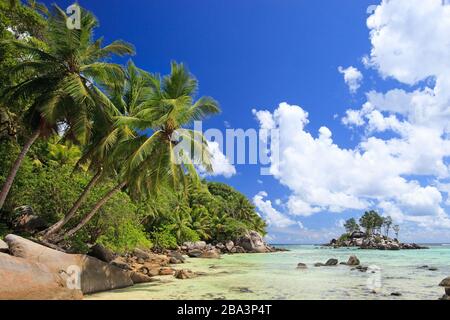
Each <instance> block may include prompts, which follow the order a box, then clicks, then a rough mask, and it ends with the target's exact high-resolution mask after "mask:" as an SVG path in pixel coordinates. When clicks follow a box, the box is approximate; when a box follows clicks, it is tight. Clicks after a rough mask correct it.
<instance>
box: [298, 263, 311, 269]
mask: <svg viewBox="0 0 450 320" xmlns="http://www.w3.org/2000/svg"><path fill="white" fill-rule="evenodd" d="M297 269H308V266H307V265H306V264H304V263H301V262H300V263H299V264H297Z"/></svg>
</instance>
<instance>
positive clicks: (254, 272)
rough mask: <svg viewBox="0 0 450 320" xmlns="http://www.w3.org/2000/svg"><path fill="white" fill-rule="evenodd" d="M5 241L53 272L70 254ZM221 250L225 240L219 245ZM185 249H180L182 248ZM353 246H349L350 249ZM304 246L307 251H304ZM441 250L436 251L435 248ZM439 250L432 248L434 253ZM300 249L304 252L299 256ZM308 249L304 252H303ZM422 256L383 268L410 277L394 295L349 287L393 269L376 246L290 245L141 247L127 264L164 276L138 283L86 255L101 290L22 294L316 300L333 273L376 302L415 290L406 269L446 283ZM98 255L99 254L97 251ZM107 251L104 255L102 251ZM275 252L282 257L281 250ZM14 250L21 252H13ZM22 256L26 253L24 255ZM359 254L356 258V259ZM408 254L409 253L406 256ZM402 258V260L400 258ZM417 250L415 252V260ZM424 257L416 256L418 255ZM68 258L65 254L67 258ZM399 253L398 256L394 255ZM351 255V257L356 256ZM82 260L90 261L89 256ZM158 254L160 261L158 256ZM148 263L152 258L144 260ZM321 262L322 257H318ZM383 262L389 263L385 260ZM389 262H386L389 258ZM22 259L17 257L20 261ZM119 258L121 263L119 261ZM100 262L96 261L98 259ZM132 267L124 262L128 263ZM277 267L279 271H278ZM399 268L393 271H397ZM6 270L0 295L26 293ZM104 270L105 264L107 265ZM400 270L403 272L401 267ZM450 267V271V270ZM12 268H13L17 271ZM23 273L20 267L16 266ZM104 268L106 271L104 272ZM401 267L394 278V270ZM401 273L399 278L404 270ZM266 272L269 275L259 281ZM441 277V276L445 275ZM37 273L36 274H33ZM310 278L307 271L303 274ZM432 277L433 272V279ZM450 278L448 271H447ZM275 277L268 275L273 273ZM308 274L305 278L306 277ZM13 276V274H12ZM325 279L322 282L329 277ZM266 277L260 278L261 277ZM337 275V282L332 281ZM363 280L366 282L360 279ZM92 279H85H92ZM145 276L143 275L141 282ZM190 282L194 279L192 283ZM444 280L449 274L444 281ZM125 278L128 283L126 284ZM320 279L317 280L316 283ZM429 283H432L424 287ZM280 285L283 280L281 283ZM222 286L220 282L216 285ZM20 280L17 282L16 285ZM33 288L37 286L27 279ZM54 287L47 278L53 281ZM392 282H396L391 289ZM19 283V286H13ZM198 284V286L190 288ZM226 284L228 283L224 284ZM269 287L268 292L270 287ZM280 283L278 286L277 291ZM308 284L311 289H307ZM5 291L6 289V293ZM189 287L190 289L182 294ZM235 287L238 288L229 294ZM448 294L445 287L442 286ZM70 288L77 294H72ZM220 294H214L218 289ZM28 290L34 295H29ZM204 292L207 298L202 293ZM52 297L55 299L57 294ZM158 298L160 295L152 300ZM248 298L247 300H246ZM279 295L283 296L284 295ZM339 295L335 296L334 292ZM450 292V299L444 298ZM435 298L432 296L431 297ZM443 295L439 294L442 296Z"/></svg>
mask: <svg viewBox="0 0 450 320" xmlns="http://www.w3.org/2000/svg"><path fill="white" fill-rule="evenodd" d="M6 240H7V241H6V242H7V244H8V245H9V250H10V251H11V253H12V254H13V255H12V257H13V258H14V260H15V261H16V260H18V259H22V260H26V261H27V263H29V264H30V265H36V264H39V265H41V267H42V264H45V265H47V266H46V268H47V270H51V269H52V268H55V266H54V265H52V264H51V263H50V262H49V260H48V259H47V258H51V261H53V260H55V259H56V260H57V261H58V263H59V264H61V263H63V262H64V259H66V257H65V256H66V255H67V254H64V253H61V252H57V253H54V250H52V249H49V248H47V247H43V246H41V245H39V244H36V243H33V242H31V241H29V240H26V239H23V238H20V237H17V236H8V237H6ZM191 245H192V248H191V249H190V250H191V251H192V250H196V248H194V247H195V246H197V247H198V246H199V245H200V246H203V243H201V244H200V243H192V244H191ZM210 246H212V245H209V246H208V245H205V247H204V249H205V251H204V252H209V250H207V249H208V248H210ZM219 247H220V245H219ZM180 249H181V248H180ZM286 249H289V250H290V251H286ZM349 249H350V248H349ZM298 250H300V251H298ZM433 250H435V248H433ZM441 250H448V249H441ZM431 251H432V250H431ZM298 252H300V253H298ZM301 252H303V253H301ZM404 252H411V251H410V250H405V251H404ZM421 252H423V254H421V255H419V256H423V261H420V262H417V259H416V260H413V261H412V262H411V263H409V262H407V261H406V263H407V264H406V265H405V266H402V265H403V264H404V263H405V262H402V263H400V264H399V265H396V264H393V265H392V266H391V267H388V269H386V270H385V271H384V272H385V273H386V275H385V276H386V279H393V280H386V281H389V282H391V281H395V282H396V283H397V282H398V281H401V282H405V281H408V282H409V283H410V284H409V285H406V284H404V285H402V286H401V287H400V289H401V290H399V288H398V287H397V288H395V287H392V289H389V290H390V291H391V292H388V294H387V293H383V294H381V293H379V292H377V293H371V292H370V291H367V290H366V289H364V288H362V289H360V290H363V291H364V292H365V293H364V292H363V293H361V292H360V293H358V291H356V292H355V291H354V290H355V289H354V288H353V289H352V287H348V288H346V287H347V286H348V284H347V282H349V281H350V282H352V281H357V282H356V283H355V286H356V288H357V287H358V286H359V285H357V283H358V282H360V283H361V284H362V283H365V281H366V278H367V277H370V276H371V270H368V269H370V268H371V264H373V263H374V262H376V263H378V262H377V261H378V260H379V259H380V260H379V262H382V263H388V266H389V263H390V262H389V259H391V258H388V260H386V257H385V258H383V255H386V254H388V252H386V253H382V252H381V251H374V250H358V249H356V248H353V249H350V250H347V248H335V249H332V248H330V247H327V248H325V249H322V250H320V249H318V248H317V247H315V246H305V245H303V246H302V245H300V246H295V245H294V246H292V245H291V247H289V246H288V248H285V249H284V250H279V248H278V250H273V251H270V252H267V253H272V254H263V253H261V254H257V253H251V254H250V253H236V254H220V255H219V256H218V257H203V258H202V257H199V256H197V257H195V256H193V257H189V256H187V255H184V254H182V253H180V252H178V254H180V255H181V258H182V259H183V261H178V263H171V262H174V261H175V260H171V258H175V257H177V256H178V257H180V255H175V254H173V253H174V251H172V254H168V253H169V252H166V253H165V254H160V253H154V252H145V251H142V250H137V251H135V252H134V253H133V255H129V259H130V261H126V262H127V265H128V266H131V267H132V268H135V267H137V266H138V265H142V264H141V263H143V266H144V267H146V268H149V267H150V266H153V267H154V268H153V269H151V268H150V269H148V271H150V270H152V271H151V272H155V271H157V274H154V273H152V274H150V275H148V276H147V277H143V276H142V275H141V276H140V277H137V276H136V274H135V276H134V279H133V277H132V279H133V281H132V282H126V281H125V278H121V276H123V275H124V274H128V275H129V276H131V274H132V273H133V272H136V270H135V269H132V270H127V271H126V270H125V269H122V268H120V267H118V266H115V265H114V264H111V263H110V264H107V263H105V262H102V261H100V260H98V259H97V258H94V257H92V256H89V257H83V259H87V261H89V263H87V264H86V263H85V264H82V265H81V266H82V267H83V268H86V269H83V272H86V275H87V276H90V278H88V279H87V280H89V281H94V282H95V286H96V287H95V288H94V287H93V286H92V285H91V287H90V288H88V287H86V285H85V284H83V283H81V285H82V286H81V288H82V289H81V292H79V291H77V290H66V291H64V290H62V291H60V292H56V293H57V295H56V296H55V292H54V291H52V290H54V287H52V288H53V289H51V288H50V287H45V286H43V287H41V289H40V293H39V297H34V298H33V296H30V295H28V296H25V297H22V298H25V299H85V300H90V299H104V298H105V299H116V298H119V299H121V298H124V299H128V298H139V299H153V298H154V299H158V300H160V299H164V298H170V299H182V297H183V295H186V294H187V295H190V296H195V297H196V298H200V299H206V300H207V299H208V297H209V298H211V299H215V298H221V297H224V298H226V299H236V298H243V299H247V298H250V297H254V298H264V297H265V298H268V297H270V298H273V299H291V298H292V299H298V298H302V297H303V296H299V295H298V294H299V293H300V294H304V295H305V297H309V295H310V294H312V293H309V292H307V291H308V290H316V291H317V290H318V289H319V291H318V292H317V294H318V295H317V296H313V297H312V298H315V299H316V298H319V297H320V292H326V290H325V289H323V290H324V291H322V290H321V289H320V287H321V286H320V285H318V284H313V283H315V282H316V281H317V282H318V283H321V281H324V280H325V279H326V278H328V277H331V278H329V279H330V280H331V281H338V282H342V281H344V282H342V285H344V287H343V288H341V289H340V290H344V292H347V290H348V292H347V293H344V295H343V296H342V297H341V299H350V298H352V297H354V296H353V295H356V296H358V295H360V294H368V296H367V297H368V298H370V297H371V298H373V299H384V298H386V299H391V298H392V297H393V296H392V297H391V296H390V294H393V295H397V294H398V295H397V296H396V298H399V297H401V296H402V295H404V294H406V295H408V294H409V293H407V292H404V290H407V288H408V287H409V286H410V285H411V284H416V279H413V278H412V279H409V280H407V278H405V280H401V279H403V276H401V274H403V273H405V270H407V269H405V268H409V269H410V271H408V272H406V274H408V273H411V272H412V273H416V274H417V275H419V276H420V277H422V278H423V277H425V278H423V279H422V280H420V281H421V283H424V284H422V286H423V287H422V288H423V289H421V290H424V289H425V288H426V287H429V286H430V285H431V284H433V283H431V284H430V283H429V280H426V279H427V277H429V276H432V275H433V277H434V278H436V277H438V276H439V277H440V279H439V281H441V280H442V278H444V277H442V276H443V275H444V274H443V272H444V271H445V268H443V270H440V269H441V268H442V267H439V269H438V268H434V267H433V266H431V265H430V266H428V265H426V263H427V262H428V263H429V262H431V261H432V258H427V257H429V254H428V253H427V252H429V250H426V251H421ZM97 253H98V252H97ZM103 253H104V252H103ZM275 253H276V254H275ZM5 255H6V253H2V254H1V255H0V258H4V256H5ZM14 255H15V256H14ZM19 255H20V258H19V257H17V256H19ZM355 255H356V257H351V256H355ZM392 255H395V253H394V252H392V253H389V254H388V256H387V257H389V256H392ZM69 256H71V257H79V256H80V255H69ZM401 256H403V255H401ZM401 256H397V257H401ZM414 256H415V255H414V254H413V255H412V256H411V257H414ZM416 256H417V255H416ZM36 257H38V259H39V263H34V262H33V259H35V258H36ZM62 257H64V259H63V258H62ZM392 257H395V256H392ZM349 258H350V259H349ZM83 259H82V260H81V261H85V260H83ZM158 259H159V260H158ZM143 260H146V261H143ZM1 261H2V259H0V265H1V264H2V262H1ZM74 261H75V262H77V261H78V260H76V259H75V260H72V261H71V263H73V262H74ZM94 261H95V263H96V265H95V268H94V269H98V268H109V269H108V270H110V271H111V270H115V271H116V272H118V273H117V274H116V277H118V278H117V279H122V282H120V281H117V279H115V280H114V281H113V282H114V283H113V284H114V285H113V286H111V281H110V280H111V278H109V280H108V281H106V282H105V280H106V279H104V280H102V279H101V276H102V274H99V273H98V272H97V273H92V272H93V271H92V270H91V269H89V265H90V264H91V265H92V263H94ZM318 261H321V262H318ZM383 261H384V262H383ZM386 261H387V262H386ZM16 262H17V261H16ZM116 262H117V261H116ZM95 263H94V264H95ZM409 264H412V265H413V266H412V267H407V265H409ZM122 267H125V266H122ZM273 268H275V269H273ZM391 268H392V270H390V269H391ZM1 269H2V268H0V278H1V279H2V283H5V282H3V281H6V283H5V286H2V288H1V289H0V298H2V299H4V298H5V294H7V292H6V293H5V291H4V290H5V289H6V290H7V289H8V288H9V290H10V292H9V294H10V296H9V297H6V298H13V299H14V296H12V295H11V290H16V298H18V297H17V294H23V292H25V291H26V290H27V288H26V286H21V283H19V285H18V283H15V284H14V285H15V286H16V288H14V286H13V285H12V284H11V285H8V282H7V281H8V279H6V278H5V275H4V274H3V278H2V272H1V271H2V270H1ZM60 269H61V266H60V265H59V266H58V267H57V268H56V269H53V270H55V271H54V273H57V272H56V271H57V270H60ZM102 270H103V269H102ZM396 270H397V271H396ZM449 271H450V270H449ZM11 272H12V271H11ZM16 272H17V270H16ZM103 272H105V271H103ZM392 272H394V274H393V275H391V273H392ZM399 272H400V274H399V275H397V276H396V275H395V274H398V273H399ZM263 274H265V275H266V276H264V277H263V278H260V277H261V276H262V275H263ZM441 274H442V275H441ZM11 275H13V273H9V274H7V276H8V277H11ZM33 275H34V274H33ZM86 275H85V274H84V273H83V274H82V278H81V280H82V281H83V278H84V277H85V276H86ZM302 275H304V276H302ZM427 275H428V276H427ZM446 275H448V273H447V274H446ZM266 277H268V278H266ZM272 277H274V279H278V280H271V279H272ZM305 277H306V278H305ZM12 278H14V277H12ZM322 278H323V279H322ZM15 279H16V281H17V279H20V277H19V278H18V277H15ZM32 279H33V280H36V279H41V278H39V277H37V278H36V277H34V278H32ZM258 279H259V280H258ZM333 279H334V280H333ZM358 279H359V280H358ZM396 279H398V280H396ZM85 280H86V279H85ZM139 280H142V281H141V282H139ZM190 280H191V281H190ZM444 280H445V279H444ZM444 280H443V282H442V283H443V286H444V285H447V284H446V283H444ZM124 281H125V282H124ZM298 281H306V283H305V285H306V287H303V286H300V287H298V288H304V289H302V290H300V291H298V290H296V289H294V290H295V291H293V292H292V293H290V294H286V295H285V296H283V297H282V296H279V297H278V296H277V295H276V292H277V290H284V289H285V287H286V288H289V286H291V285H293V284H295V283H296V282H298ZM311 281H313V282H311ZM425 281H426V283H428V284H425ZM436 281H437V279H436ZM278 282H279V283H278ZM105 283H109V285H108V286H105ZM216 284H217V286H216ZM17 285H18V286H17ZM28 285H30V284H28ZM47 285H48V283H47ZM311 285H313V286H314V287H313V288H314V289H312V288H310V287H309V286H311ZM433 285H435V286H436V287H435V289H433V292H436V291H437V289H436V288H438V287H437V283H436V284H433ZM267 286H269V287H270V286H274V289H267ZM17 287H18V288H19V289H20V288H22V289H21V290H22V292H17V290H19V289H17ZM388 287H389V286H388ZM13 288H14V289H13ZM187 288H191V289H187ZM192 288H196V289H195V290H196V291H197V290H199V292H198V293H197V292H196V293H193V292H192ZM219 288H223V289H220V290H219ZM264 288H266V289H264ZM275 288H278V289H275ZM308 288H309V289H308ZM444 289H445V290H447V288H446V287H444ZM2 290H3V292H2ZM183 290H187V291H183ZM217 290H219V292H222V293H224V295H218V293H214V292H216V291H217ZM230 290H231V291H230ZM264 290H269V291H267V292H266V293H264V295H265V296H262V297H261V296H258V295H260V294H262V293H261V292H265V291H264ZM172 291H174V292H178V293H177V295H175V294H174V295H172V293H171V292H172ZM440 292H441V294H442V290H441V291H440ZM69 293H70V294H69ZM212 293H214V294H212ZM28 294H29V293H28ZM200 294H202V295H201V296H199V295H200ZM346 294H350V296H346ZM52 295H53V296H52ZM152 297H153V298H152ZM246 297H247V298H246ZM277 297H278V298H277ZM332 297H334V295H333V296H332ZM444 297H448V296H444ZM428 298H429V299H431V296H430V297H428ZM437 298H438V297H436V299H437ZM334 299H339V297H334Z"/></svg>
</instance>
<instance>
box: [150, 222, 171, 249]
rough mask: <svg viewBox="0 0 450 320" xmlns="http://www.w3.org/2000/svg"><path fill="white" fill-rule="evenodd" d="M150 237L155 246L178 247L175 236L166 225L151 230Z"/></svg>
mask: <svg viewBox="0 0 450 320" xmlns="http://www.w3.org/2000/svg"><path fill="white" fill-rule="evenodd" d="M150 239H151V241H152V243H153V245H154V246H155V247H156V248H160V249H161V248H164V249H176V248H177V247H178V244H177V238H176V237H175V236H174V235H173V234H172V232H171V231H170V230H169V229H168V228H167V226H166V227H163V228H159V229H158V230H156V231H153V232H151V233H150Z"/></svg>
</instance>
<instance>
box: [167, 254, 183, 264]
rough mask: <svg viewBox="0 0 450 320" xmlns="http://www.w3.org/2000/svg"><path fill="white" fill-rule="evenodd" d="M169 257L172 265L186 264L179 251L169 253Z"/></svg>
mask: <svg viewBox="0 0 450 320" xmlns="http://www.w3.org/2000/svg"><path fill="white" fill-rule="evenodd" d="M168 256H169V258H170V261H169V263H171V264H178V263H184V257H183V255H182V254H181V253H180V252H178V251H169V253H168Z"/></svg>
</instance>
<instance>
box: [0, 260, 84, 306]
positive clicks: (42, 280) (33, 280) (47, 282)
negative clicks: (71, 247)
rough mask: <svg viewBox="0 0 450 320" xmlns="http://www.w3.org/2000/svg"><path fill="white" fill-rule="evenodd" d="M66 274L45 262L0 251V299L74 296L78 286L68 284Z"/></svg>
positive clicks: (69, 298)
mask: <svg viewBox="0 0 450 320" xmlns="http://www.w3.org/2000/svg"><path fill="white" fill-rule="evenodd" d="M67 281H68V277H67V275H66V274H64V273H55V272H53V270H50V269H49V268H47V266H46V265H45V264H40V263H37V262H31V261H28V260H26V259H24V258H20V257H14V256H11V255H8V254H5V253H0V284H1V285H0V300H74V299H82V297H83V294H82V292H81V290H78V289H76V288H72V287H68V286H67V283H68V282H67Z"/></svg>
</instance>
